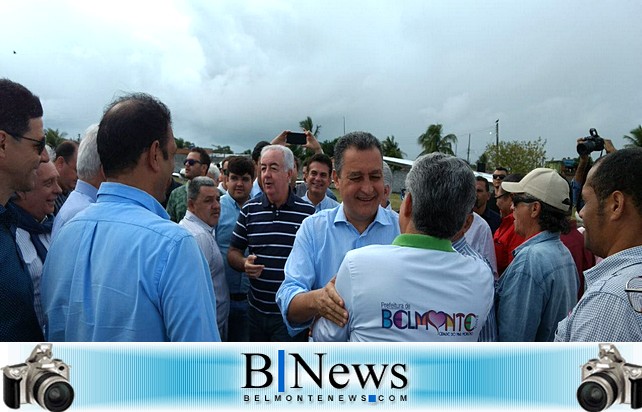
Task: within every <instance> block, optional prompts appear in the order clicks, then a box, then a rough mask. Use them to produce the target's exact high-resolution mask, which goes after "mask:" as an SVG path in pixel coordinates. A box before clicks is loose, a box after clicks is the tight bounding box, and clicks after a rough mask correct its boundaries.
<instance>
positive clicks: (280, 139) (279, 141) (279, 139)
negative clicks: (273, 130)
mask: <svg viewBox="0 0 642 412" xmlns="http://www.w3.org/2000/svg"><path fill="white" fill-rule="evenodd" d="M288 133H290V131H289V130H284V131H282V132H281V134H280V135H278V136H277V137H275V138H274V139H272V142H270V144H280V145H281V146H287V138H288Z"/></svg>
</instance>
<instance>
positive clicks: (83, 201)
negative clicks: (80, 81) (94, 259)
mask: <svg viewBox="0 0 642 412" xmlns="http://www.w3.org/2000/svg"><path fill="white" fill-rule="evenodd" d="M97 136H98V125H97V124H96V125H93V126H90V127H89V128H88V129H87V131H86V132H85V137H84V138H83V139H82V141H81V142H80V146H79V147H78V160H77V162H76V165H77V170H78V180H77V181H76V188H75V189H74V191H73V192H71V193H70V194H69V196H68V197H67V200H66V201H65V203H64V204H63V205H62V207H61V208H60V210H59V211H58V214H57V215H56V218H55V219H54V225H53V229H52V231H51V236H52V238H54V237H56V234H57V233H58V232H59V231H60V229H61V228H62V227H63V226H64V225H65V224H66V223H67V222H69V221H70V220H71V219H72V218H73V217H74V216H76V214H78V212H80V211H81V210H84V209H85V208H86V207H87V206H89V205H90V204H92V203H96V197H97V196H98V188H99V187H100V184H101V183H102V182H104V181H105V174H104V173H103V169H102V164H101V163H100V156H98V146H97V141H96V139H97Z"/></svg>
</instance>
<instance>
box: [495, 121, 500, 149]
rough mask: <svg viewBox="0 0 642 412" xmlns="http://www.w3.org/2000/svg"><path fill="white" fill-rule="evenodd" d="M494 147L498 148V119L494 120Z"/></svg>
mask: <svg viewBox="0 0 642 412" xmlns="http://www.w3.org/2000/svg"><path fill="white" fill-rule="evenodd" d="M495 146H497V148H499V119H497V120H495Z"/></svg>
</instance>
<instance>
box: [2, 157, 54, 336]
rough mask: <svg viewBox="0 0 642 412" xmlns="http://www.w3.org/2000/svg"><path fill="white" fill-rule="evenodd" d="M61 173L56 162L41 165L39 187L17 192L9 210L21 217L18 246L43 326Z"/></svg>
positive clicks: (38, 176) (37, 313)
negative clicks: (45, 274) (45, 270)
mask: <svg viewBox="0 0 642 412" xmlns="http://www.w3.org/2000/svg"><path fill="white" fill-rule="evenodd" d="M60 193H62V190H61V189H60V186H58V171H57V170H56V166H55V165H54V163H53V162H51V161H49V162H41V163H40V166H39V167H38V171H37V178H36V186H35V187H34V188H33V189H32V190H30V191H28V192H16V197H15V198H14V199H12V200H11V202H10V203H9V205H10V206H9V208H10V209H11V211H12V212H14V213H15V214H16V216H18V228H17V229H16V242H17V243H18V247H19V248H20V254H21V255H22V260H23V262H24V263H25V265H26V266H27V270H28V271H29V274H30V275H31V280H32V282H33V292H34V308H35V309H36V315H37V316H38V322H39V323H40V326H41V327H42V326H44V314H43V311H42V304H41V299H40V278H41V276H42V267H43V265H44V263H45V258H46V257H47V251H48V250H49V245H50V242H51V228H52V226H53V220H54V217H53V211H54V206H55V201H56V198H57V197H58V195H60Z"/></svg>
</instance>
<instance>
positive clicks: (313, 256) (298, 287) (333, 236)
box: [276, 132, 399, 334]
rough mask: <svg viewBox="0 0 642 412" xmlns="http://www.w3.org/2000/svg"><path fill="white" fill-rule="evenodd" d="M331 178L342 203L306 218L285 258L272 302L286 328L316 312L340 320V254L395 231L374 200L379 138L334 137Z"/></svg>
mask: <svg viewBox="0 0 642 412" xmlns="http://www.w3.org/2000/svg"><path fill="white" fill-rule="evenodd" d="M334 156H335V166H336V169H335V170H334V172H333V179H334V181H335V184H336V185H337V188H338V189H339V193H340V194H341V198H342V200H343V203H342V204H341V205H340V206H339V207H336V208H334V209H327V210H323V211H321V212H319V213H316V214H315V215H314V216H312V217H310V218H308V219H306V220H305V221H304V222H303V225H302V226H301V230H299V232H298V233H297V235H296V239H295V241H294V247H293V249H292V253H291V254H290V257H289V258H288V260H287V262H286V264H285V281H284V282H283V284H282V285H281V287H280V288H279V291H278V293H277V296H276V298H277V303H278V304H279V308H280V309H281V313H282V315H283V320H284V321H285V322H286V324H287V325H288V330H289V332H290V334H297V333H301V332H303V331H306V330H307V329H308V327H309V326H310V325H311V324H312V321H313V320H314V318H315V317H317V316H323V317H327V318H328V319H330V320H332V321H334V322H337V323H340V324H345V322H347V320H348V314H347V312H346V310H345V308H344V307H343V300H342V299H341V297H340V296H338V295H337V293H336V291H335V289H334V282H332V279H333V278H334V276H335V275H336V274H337V271H338V270H339V266H340V265H341V261H342V260H343V257H344V256H345V254H346V253H347V252H348V251H349V250H352V249H356V248H360V247H363V246H367V245H373V244H390V243H392V241H393V240H394V239H395V237H396V236H397V235H398V234H399V220H398V219H399V218H398V216H397V214H396V213H394V212H392V211H389V210H386V209H384V208H383V207H381V206H380V204H381V200H382V198H383V193H384V183H383V171H382V167H383V157H382V154H381V144H380V143H379V140H377V138H376V137H374V136H373V135H372V134H370V133H366V132H353V133H348V134H347V135H345V136H343V137H342V138H340V139H339V140H338V141H337V143H336V145H335V148H334Z"/></svg>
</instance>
